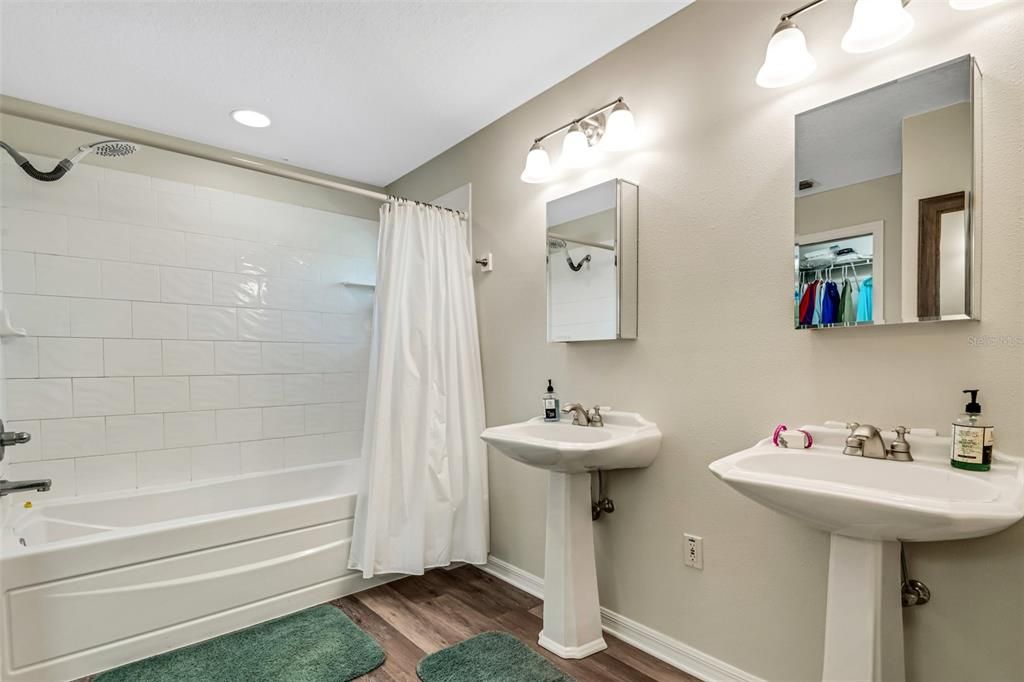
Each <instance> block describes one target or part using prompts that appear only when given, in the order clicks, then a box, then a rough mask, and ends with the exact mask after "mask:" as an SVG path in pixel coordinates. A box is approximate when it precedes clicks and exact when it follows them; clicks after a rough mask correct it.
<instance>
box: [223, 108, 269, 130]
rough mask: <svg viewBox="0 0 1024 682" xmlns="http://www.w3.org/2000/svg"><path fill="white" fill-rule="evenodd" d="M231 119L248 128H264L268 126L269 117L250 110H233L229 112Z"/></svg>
mask: <svg viewBox="0 0 1024 682" xmlns="http://www.w3.org/2000/svg"><path fill="white" fill-rule="evenodd" d="M231 118H233V119H235V121H237V122H238V123H241V124H242V125H244V126H249V127H250V128H266V127H267V126H268V125H270V117H268V116H267V115H266V114H261V113H260V112H258V111H253V110H252V109H235V110H234V111H232V112H231Z"/></svg>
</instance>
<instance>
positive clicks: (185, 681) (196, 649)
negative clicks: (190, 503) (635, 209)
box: [94, 606, 384, 682]
mask: <svg viewBox="0 0 1024 682" xmlns="http://www.w3.org/2000/svg"><path fill="white" fill-rule="evenodd" d="M383 662H384V651H383V650H381V648H380V647H379V646H377V643H376V642H375V641H373V638H372V637H370V636H369V635H368V634H366V633H365V632H363V631H362V630H360V629H359V628H358V627H357V626H356V624H355V623H353V622H352V621H351V620H349V619H348V616H346V615H345V614H344V613H342V612H341V610H340V609H338V608H335V607H334V606H317V607H314V608H312V609H307V610H305V611H300V612H299V613H293V614H292V615H290V616H285V617H284V618H279V619H277V620H272V621H270V622H268V623H262V624H260V625H256V626H253V627H251V628H248V629H246V630H240V631H238V632H232V633H231V634H229V635H224V636H223V637H218V638H216V639H211V640H209V641H206V642H201V643H199V644H194V645H192V646H189V647H185V648H184V649H178V650H176V651H171V652H169V653H166V654H161V655H160V656H154V657H153V658H147V659H145V660H144V661H139V662H137V663H131V664H129V665H126V666H124V667H122V668H117V669H115V670H111V671H110V672H106V673H103V674H102V675H98V676H96V677H95V678H94V680H95V682H249V681H256V680H258V681H259V682H272V681H281V682H284V681H285V680H287V682H346V681H347V680H353V679H355V678H357V677H359V676H360V675H365V674H366V673H368V672H370V671H371V670H373V669H374V668H376V667H377V666H379V665H380V664H381V663H383Z"/></svg>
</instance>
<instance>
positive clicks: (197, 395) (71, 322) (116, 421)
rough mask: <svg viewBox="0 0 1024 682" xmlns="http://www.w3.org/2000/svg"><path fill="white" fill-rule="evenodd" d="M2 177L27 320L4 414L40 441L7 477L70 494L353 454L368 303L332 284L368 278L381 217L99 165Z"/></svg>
mask: <svg viewBox="0 0 1024 682" xmlns="http://www.w3.org/2000/svg"><path fill="white" fill-rule="evenodd" d="M12 142H14V143H15V144H19V146H22V148H25V147H24V146H23V145H21V144H20V143H19V142H20V141H18V140H12ZM29 144H31V142H30V141H29ZM36 158H38V157H36ZM53 163H54V160H53V159H43V160H39V161H37V166H38V167H45V168H49V167H51V165H52V164H53ZM0 172H2V177H0V180H2V181H3V197H2V203H3V208H2V209H0V211H2V213H0V226H2V230H3V280H2V281H3V287H2V288H3V292H4V305H5V306H6V309H7V310H8V312H9V313H10V316H11V319H12V322H13V323H14V325H15V326H20V327H24V328H26V330H27V331H28V334H29V336H28V337H26V338H8V339H5V340H4V342H3V354H4V368H5V373H6V374H5V376H6V381H5V384H6V385H5V391H6V398H7V401H6V409H5V414H4V416H5V417H6V418H7V419H8V420H10V421H9V427H10V428H13V429H16V430H24V431H28V432H30V433H31V434H32V435H33V439H32V441H31V443H29V444H28V445H24V446H19V447H17V448H12V449H11V450H9V451H8V459H7V462H6V464H7V466H8V470H7V475H8V476H10V477H12V478H30V477H49V478H52V479H53V482H54V483H53V490H52V496H61V495H70V494H89V493H96V492H105V491H109V490H118V489H125V488H134V487H136V486H138V487H145V486H151V485H162V484H170V483H180V482H185V481H188V480H190V479H191V480H198V479H202V478H212V477H223V476H232V475H238V474H240V473H249V472H253V471H261V470H267V469H273V468H280V467H283V466H301V465H303V464H312V463H317V462H321V461H327V460H330V459H336V458H343V457H353V456H358V453H359V445H360V441H361V429H362V416H363V403H364V400H365V383H366V367H367V362H368V350H369V327H370V325H369V321H370V312H371V304H372V297H371V294H370V292H369V290H368V289H353V288H348V287H344V286H342V285H341V284H339V282H341V281H343V280H347V279H352V280H371V281H372V279H373V271H374V268H375V262H374V261H375V253H376V239H377V223H376V221H371V220H366V219H363V218H356V217H352V216H346V215H342V214H339V213H333V212H329V211H324V210H319V209H313V208H306V207H302V206H298V205H294V204H289V203H283V202H279V201H270V200H267V199H264V198H260V197H254V196H248V195H245V194H238V193H232V192H226V191H222V190H217V189H211V188H207V187H201V186H198V187H197V186H194V185H193V184H190V183H187V182H178V181H169V180H165V179H161V178H157V177H150V176H148V175H142V174H137V173H126V172H122V171H117V170H112V169H109V168H107V169H105V168H99V167H97V166H92V165H81V166H78V167H76V168H75V169H74V170H73V171H72V172H71V173H70V174H69V175H68V176H67V177H65V178H63V179H62V180H60V181H58V182H55V183H52V184H44V183H39V182H36V181H34V180H31V179H30V178H28V177H27V176H26V175H25V174H24V173H23V172H22V171H21V170H20V169H18V168H17V167H16V166H15V165H14V164H13V162H11V161H9V160H8V159H6V157H5V160H4V162H3V165H2V167H0ZM243 173H244V172H243Z"/></svg>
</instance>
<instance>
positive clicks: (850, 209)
mask: <svg viewBox="0 0 1024 682" xmlns="http://www.w3.org/2000/svg"><path fill="white" fill-rule="evenodd" d="M900 178H901V176H900V175H887V176H885V177H883V178H875V179H874V180H867V181H865V182H858V183H856V184H853V185H847V186H846V187H839V188H838V189H832V190H828V191H827V192H818V193H817V194H811V195H809V196H806V197H797V198H796V208H795V209H794V210H795V213H796V215H795V220H796V233H797V234H811V233H813V232H826V231H828V230H836V229H839V228H841V227H850V226H852V225H863V224H864V223H871V222H875V221H877V220H881V221H882V222H883V223H884V225H885V237H884V241H883V246H884V249H885V252H884V255H885V259H884V260H885V273H884V274H885V277H884V278H883V281H884V282H885V301H884V303H883V305H884V308H885V309H884V310H883V311H882V312H883V315H882V318H883V319H885V320H888V321H893V320H899V319H901V318H900V277H901V273H900V261H901V258H900V252H901V250H902V249H903V241H902V238H901V236H900V231H901V230H900V221H901V220H902V218H901V211H900Z"/></svg>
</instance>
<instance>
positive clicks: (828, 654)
mask: <svg viewBox="0 0 1024 682" xmlns="http://www.w3.org/2000/svg"><path fill="white" fill-rule="evenodd" d="M804 429H805V430H807V431H810V432H811V433H812V435H813V436H814V442H815V445H814V447H813V448H810V449H809V450H787V449H781V448H777V447H775V446H774V445H772V443H771V440H770V439H766V440H764V441H761V442H760V443H758V444H757V445H755V446H754V447H752V448H750V449H749V450H744V451H742V452H737V453H736V454H734V455H729V456H728V457H724V458H722V459H719V460H717V461H715V462H713V463H712V464H711V466H710V469H711V471H712V472H714V474H715V475H716V476H718V477H719V478H720V479H722V480H723V481H725V482H726V483H728V484H729V485H730V486H732V487H733V488H735V489H736V490H738V491H739V492H741V493H743V494H744V495H746V496H747V497H749V498H751V499H753V500H755V501H757V502H760V503H761V504H763V505H765V506H766V507H769V508H771V509H774V510H776V511H779V512H782V513H784V514H788V515H790V516H794V517H796V518H798V519H800V520H801V521H804V522H805V523H808V524H810V525H812V526H814V527H816V528H821V529H822V530H825V531H828V532H829V533H831V534H832V541H831V554H830V556H829V569H828V570H829V573H828V599H827V610H826V616H825V661H824V666H823V670H822V679H823V680H827V681H829V682H831V681H832V680H858V681H863V680H885V682H898V681H899V680H903V679H905V669H904V662H903V614H902V607H901V601H900V544H899V543H900V541H929V540H958V539H963V538H973V537H981V536H984V535H990V534H992V533H996V532H998V531H1000V530H1003V529H1004V528H1007V527H1008V526H1010V525H1012V524H1014V523H1016V522H1017V521H1019V520H1020V519H1021V518H1022V517H1024V463H1022V461H1021V460H1018V459H1015V458H1010V457H1006V456H1005V455H1003V454H1001V453H996V454H995V456H994V462H993V465H992V470H991V471H988V472H968V471H961V470H959V469H953V468H952V467H950V465H949V449H950V447H949V446H950V441H949V439H948V438H941V437H928V436H911V437H910V438H909V441H910V443H911V446H912V449H913V456H914V461H913V462H897V461H891V460H878V459H867V458H864V457H855V456H848V455H844V454H842V446H843V444H844V442H845V439H846V436H847V435H848V432H847V431H845V430H843V429H828V428H824V427H814V426H805V427H804ZM883 436H884V437H885V440H886V444H887V445H888V444H889V443H891V441H892V439H893V438H894V437H895V434H891V433H889V434H883Z"/></svg>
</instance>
